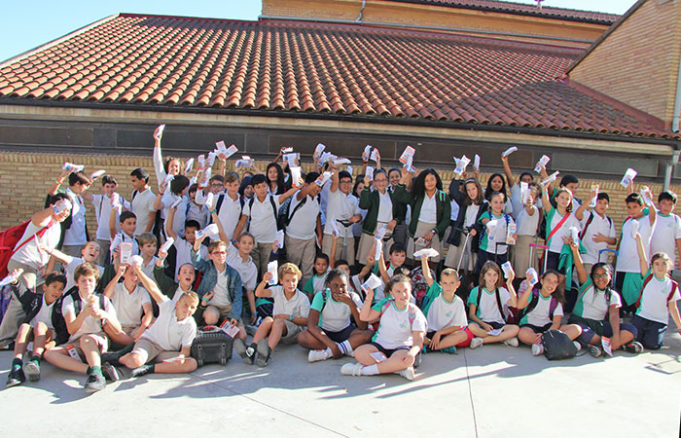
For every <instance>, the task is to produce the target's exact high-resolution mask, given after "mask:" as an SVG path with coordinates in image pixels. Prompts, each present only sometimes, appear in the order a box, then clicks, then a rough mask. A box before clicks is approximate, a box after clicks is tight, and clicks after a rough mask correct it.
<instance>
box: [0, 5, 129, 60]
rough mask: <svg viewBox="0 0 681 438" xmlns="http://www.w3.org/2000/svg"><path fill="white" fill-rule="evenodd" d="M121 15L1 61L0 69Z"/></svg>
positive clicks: (110, 16) (86, 26) (81, 28)
mask: <svg viewBox="0 0 681 438" xmlns="http://www.w3.org/2000/svg"><path fill="white" fill-rule="evenodd" d="M120 15H121V14H120V13H118V14H113V15H109V16H108V17H104V18H100V19H99V20H96V21H93V22H92V23H90V24H86V25H85V26H82V27H79V28H78V29H76V30H73V31H71V32H69V33H67V34H64V35H62V36H60V37H58V38H55V39H53V40H51V41H48V42H46V43H43V44H41V45H39V46H36V47H34V48H32V49H29V50H26V51H24V52H21V53H19V54H18V55H15V56H12V57H11V58H8V59H5V60H4V61H0V68H3V67H5V66H7V65H10V64H12V63H13V62H16V61H18V60H20V59H23V58H26V57H28V56H30V55H32V54H33V53H35V52H39V51H41V50H46V49H49V48H50V47H52V46H55V45H57V44H59V43H61V42H62V41H65V40H67V39H69V38H71V37H73V36H75V35H79V34H81V33H83V32H86V31H88V30H90V29H91V28H93V27H96V26H99V25H100V24H102V23H106V22H107V21H109V20H113V19H114V18H116V17H119V16H120Z"/></svg>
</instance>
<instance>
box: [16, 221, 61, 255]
mask: <svg viewBox="0 0 681 438" xmlns="http://www.w3.org/2000/svg"><path fill="white" fill-rule="evenodd" d="M54 224H55V222H54V220H50V223H49V224H47V225H46V226H44V227H42V228H41V229H39V230H38V231H36V233H35V234H33V235H32V236H31V237H29V238H27V239H26V240H24V241H23V242H21V244H20V245H19V246H17V247H16V248H14V249H13V250H12V253H11V254H10V257H12V256H13V255H14V254H16V253H17V252H18V251H19V250H20V249H21V247H22V246H24V245H26V244H27V243H28V242H30V241H31V240H33V238H35V236H38V237H39V238H40V237H43V235H45V233H46V232H47V230H48V228H50V227H51V226H52V225H54Z"/></svg>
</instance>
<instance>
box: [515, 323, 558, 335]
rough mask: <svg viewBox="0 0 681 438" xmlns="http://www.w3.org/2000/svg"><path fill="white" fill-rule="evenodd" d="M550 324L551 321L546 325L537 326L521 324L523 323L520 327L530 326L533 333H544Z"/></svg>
mask: <svg viewBox="0 0 681 438" xmlns="http://www.w3.org/2000/svg"><path fill="white" fill-rule="evenodd" d="M551 325H552V323H548V324H546V325H543V326H541V327H539V326H538V325H532V324H523V325H521V326H520V328H523V327H527V328H531V329H532V330H533V331H534V332H535V333H544V332H545V331H547V330H548V329H550V328H551Z"/></svg>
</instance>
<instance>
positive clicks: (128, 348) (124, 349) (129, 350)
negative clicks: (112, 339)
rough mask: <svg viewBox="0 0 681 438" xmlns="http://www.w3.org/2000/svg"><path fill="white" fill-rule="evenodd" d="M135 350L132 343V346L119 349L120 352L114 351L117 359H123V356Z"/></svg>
mask: <svg viewBox="0 0 681 438" xmlns="http://www.w3.org/2000/svg"><path fill="white" fill-rule="evenodd" d="M133 348H135V343H134V342H133V343H132V344H129V345H126V346H125V347H123V348H121V349H120V350H118V351H116V354H117V355H118V357H119V358H120V357H123V356H124V355H126V354H128V353H130V352H131V351H132V349H133Z"/></svg>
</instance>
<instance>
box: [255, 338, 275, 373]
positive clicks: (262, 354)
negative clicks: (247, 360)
mask: <svg viewBox="0 0 681 438" xmlns="http://www.w3.org/2000/svg"><path fill="white" fill-rule="evenodd" d="M270 356H272V349H271V348H270V346H269V345H267V339H261V340H260V342H258V350H257V352H256V355H255V364H256V365H257V366H259V367H261V368H264V367H266V366H267V364H268V363H269V361H270Z"/></svg>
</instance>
